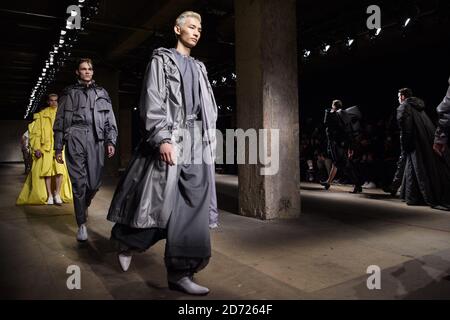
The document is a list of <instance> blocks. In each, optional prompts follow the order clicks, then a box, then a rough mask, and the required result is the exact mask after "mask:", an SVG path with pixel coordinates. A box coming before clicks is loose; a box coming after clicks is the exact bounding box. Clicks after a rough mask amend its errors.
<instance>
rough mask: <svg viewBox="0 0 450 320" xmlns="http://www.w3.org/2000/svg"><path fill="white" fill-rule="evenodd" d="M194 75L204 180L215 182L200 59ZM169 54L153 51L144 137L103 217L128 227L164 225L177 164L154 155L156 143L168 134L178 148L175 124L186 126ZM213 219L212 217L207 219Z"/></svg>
mask: <svg viewBox="0 0 450 320" xmlns="http://www.w3.org/2000/svg"><path fill="white" fill-rule="evenodd" d="M196 65H197V67H198V72H199V81H200V104H201V109H202V122H203V123H202V125H203V128H204V129H205V131H207V132H209V133H210V134H209V135H208V137H207V141H208V144H207V147H206V148H207V150H206V151H205V154H207V155H208V156H209V157H210V159H209V160H208V161H211V162H210V163H212V165H209V167H210V173H211V174H210V184H211V185H214V184H215V179H214V159H215V152H216V140H215V132H214V131H215V128H216V121H217V105H216V101H215V98H214V94H213V91H212V87H211V85H210V83H209V80H208V76H207V72H206V68H205V65H204V64H203V63H202V62H200V61H198V60H196ZM179 70H180V68H179V66H178V65H177V62H176V59H175V57H174V54H173V53H172V52H171V51H170V50H168V49H166V48H159V49H156V50H155V51H154V52H153V55H152V58H151V61H150V63H149V65H148V67H147V70H146V75H145V79H144V84H143V88H142V94H141V100H140V106H139V107H140V111H141V118H142V120H143V122H144V124H145V133H146V135H145V137H144V139H143V140H142V141H141V143H140V145H139V146H138V147H137V149H136V151H135V153H134V156H133V159H132V160H131V162H130V164H129V165H128V168H127V170H126V172H125V174H124V176H123V177H122V179H121V181H120V182H119V185H118V186H117V189H116V192H115V194H114V197H113V200H112V203H111V206H110V209H109V212H108V220H110V221H112V222H117V223H121V224H126V225H129V226H130V227H133V228H153V227H158V228H165V227H166V225H167V222H168V220H169V217H170V213H171V212H172V208H173V205H174V200H173V199H174V195H175V194H174V192H173V190H175V188H174V187H175V184H176V183H177V182H178V179H179V175H180V167H179V166H177V165H174V166H168V165H167V164H165V163H164V162H162V161H160V160H159V144H160V142H161V141H162V140H164V139H171V141H172V143H173V144H174V147H175V150H176V152H177V154H181V153H182V152H183V144H182V142H181V141H182V136H181V134H180V129H184V128H186V123H185V121H186V115H185V109H184V101H183V92H182V79H181V74H180V71H179ZM211 190H212V191H211V192H212V194H211V199H212V200H211V205H210V222H217V221H215V219H216V216H215V213H216V212H217V207H216V194H215V188H211ZM211 220H213V221H211Z"/></svg>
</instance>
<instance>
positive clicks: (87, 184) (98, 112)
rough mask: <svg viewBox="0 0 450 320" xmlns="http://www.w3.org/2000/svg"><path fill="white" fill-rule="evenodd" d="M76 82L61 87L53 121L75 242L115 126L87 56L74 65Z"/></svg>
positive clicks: (110, 151)
mask: <svg viewBox="0 0 450 320" xmlns="http://www.w3.org/2000/svg"><path fill="white" fill-rule="evenodd" d="M76 74H77V76H78V83H76V84H74V85H71V86H69V87H67V88H66V89H64V91H63V94H62V96H61V98H60V106H59V108H58V111H57V114H56V119H55V123H54V125H53V131H54V138H55V146H54V149H55V151H56V152H55V157H56V161H58V162H59V163H63V157H62V150H63V147H64V146H65V152H66V160H67V169H68V171H69V175H70V180H71V182H72V190H73V202H74V209H75V216H76V220H77V224H78V227H79V228H78V233H77V240H78V241H86V240H87V239H88V235H87V228H86V222H87V210H88V207H89V205H90V204H91V201H92V199H93V198H94V196H95V194H96V192H97V191H98V189H99V188H100V185H101V176H102V170H103V166H104V161H105V148H106V151H107V155H108V157H109V158H111V157H112V156H113V155H114V153H115V145H116V141H117V125H116V119H115V117H114V112H113V110H112V105H111V99H110V97H109V95H108V92H107V91H106V90H105V89H104V88H102V87H100V86H98V85H97V84H96V83H95V81H94V80H93V78H92V77H93V75H94V70H93V63H92V60H91V59H87V58H85V59H81V60H80V61H79V63H78V64H77V70H76Z"/></svg>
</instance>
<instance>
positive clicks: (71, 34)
mask: <svg viewBox="0 0 450 320" xmlns="http://www.w3.org/2000/svg"><path fill="white" fill-rule="evenodd" d="M85 2H86V1H85V0H78V7H79V8H80V11H79V12H82V15H81V28H80V29H76V28H75V25H74V24H73V23H72V22H71V21H69V19H68V20H66V23H65V28H64V29H62V30H61V31H60V34H59V37H58V40H57V42H56V43H55V44H54V45H53V46H52V48H51V50H50V52H49V54H48V58H47V60H45V63H44V66H43V68H42V72H41V74H40V75H39V76H38V80H37V81H36V85H35V86H34V88H33V89H32V90H31V93H30V98H29V103H28V106H27V109H26V113H25V116H24V119H26V118H27V117H28V116H29V115H30V114H31V113H33V112H34V111H35V110H36V108H37V107H38V106H39V103H40V101H41V99H42V97H43V95H44V94H45V93H46V92H47V86H48V85H49V84H50V83H52V82H53V80H54V79H55V76H56V73H57V72H58V71H59V69H60V68H61V67H63V66H64V63H65V61H66V60H67V58H69V57H70V56H71V50H72V48H73V45H74V43H76V42H77V41H78V31H83V30H84V24H85V23H87V22H89V21H90V19H91V18H92V17H93V16H94V15H96V14H97V13H98V1H89V0H88V1H87V2H89V5H87V3H85ZM76 15H77V12H76V11H71V16H72V17H75V16H76Z"/></svg>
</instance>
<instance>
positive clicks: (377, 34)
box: [375, 28, 381, 36]
mask: <svg viewBox="0 0 450 320" xmlns="http://www.w3.org/2000/svg"><path fill="white" fill-rule="evenodd" d="M380 33H381V28H378V29H377V32H375V35H376V36H379V35H380Z"/></svg>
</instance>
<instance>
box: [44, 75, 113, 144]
mask: <svg viewBox="0 0 450 320" xmlns="http://www.w3.org/2000/svg"><path fill="white" fill-rule="evenodd" d="M92 104H93V105H92ZM85 107H88V108H92V109H93V110H94V112H93V122H94V127H95V134H96V139H97V140H98V141H106V143H108V144H112V145H114V146H115V145H116V142H117V134H118V130H117V124H116V118H115V117H114V112H113V109H112V104H111V98H110V97H109V95H108V92H107V91H106V90H105V89H104V88H102V87H100V86H98V85H96V84H95V83H92V84H91V85H89V86H86V85H84V84H82V83H77V84H74V85H71V86H69V87H67V88H65V89H64V91H63V94H62V96H61V98H60V100H59V106H58V112H57V113H56V119H55V124H54V125H53V132H54V140H55V145H54V149H55V150H62V149H63V147H64V144H65V142H66V141H67V138H68V135H69V133H70V128H71V126H72V118H73V113H74V112H76V111H77V110H78V109H79V108H85Z"/></svg>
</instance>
